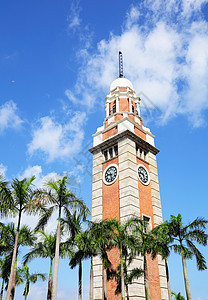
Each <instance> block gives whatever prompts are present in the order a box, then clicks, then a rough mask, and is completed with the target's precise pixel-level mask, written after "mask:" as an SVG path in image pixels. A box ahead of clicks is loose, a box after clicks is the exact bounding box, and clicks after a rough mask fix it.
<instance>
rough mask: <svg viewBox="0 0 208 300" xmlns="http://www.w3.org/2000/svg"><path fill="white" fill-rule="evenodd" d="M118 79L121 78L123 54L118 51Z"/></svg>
mask: <svg viewBox="0 0 208 300" xmlns="http://www.w3.org/2000/svg"><path fill="white" fill-rule="evenodd" d="M118 56H119V77H120V78H123V77H124V75H123V54H122V52H121V51H119V55H118Z"/></svg>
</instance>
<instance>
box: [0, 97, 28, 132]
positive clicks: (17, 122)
mask: <svg viewBox="0 0 208 300" xmlns="http://www.w3.org/2000/svg"><path fill="white" fill-rule="evenodd" d="M22 123H23V121H22V120H21V118H20V117H19V116H18V113H17V105H16V103H15V102H13V101H12V100H10V101H7V102H5V103H4V104H3V105H2V106H0V133H3V132H4V131H5V130H6V129H8V128H12V129H19V128H20V127H21V125H22Z"/></svg>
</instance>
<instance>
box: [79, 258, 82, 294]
mask: <svg viewBox="0 0 208 300" xmlns="http://www.w3.org/2000/svg"><path fill="white" fill-rule="evenodd" d="M79 300H82V261H81V260H80V261H79Z"/></svg>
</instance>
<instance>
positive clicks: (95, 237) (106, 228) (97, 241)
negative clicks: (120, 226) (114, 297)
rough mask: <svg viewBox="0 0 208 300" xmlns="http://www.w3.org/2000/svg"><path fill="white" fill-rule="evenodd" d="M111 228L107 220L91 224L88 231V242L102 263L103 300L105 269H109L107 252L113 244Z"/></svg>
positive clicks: (105, 291) (105, 294)
mask: <svg viewBox="0 0 208 300" xmlns="http://www.w3.org/2000/svg"><path fill="white" fill-rule="evenodd" d="M113 236H114V232H113V226H112V222H111V221H109V220H104V221H98V222H92V223H91V229H90V240H91V243H92V246H91V247H92V249H94V251H95V252H94V254H93V256H94V255H95V254H96V255H98V256H99V257H100V258H101V260H102V263H103V290H104V300H107V269H108V268H110V267H111V262H110V260H109V259H108V254H107V251H108V250H110V249H112V247H113V246H114V243H113Z"/></svg>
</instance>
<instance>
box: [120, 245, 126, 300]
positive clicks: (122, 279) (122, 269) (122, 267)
mask: <svg viewBox="0 0 208 300" xmlns="http://www.w3.org/2000/svg"><path fill="white" fill-rule="evenodd" d="M120 259H121V295H122V300H125V283H124V266H123V253H122V245H120Z"/></svg>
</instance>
